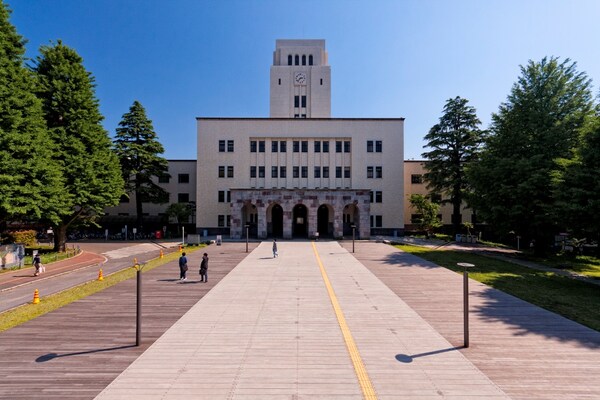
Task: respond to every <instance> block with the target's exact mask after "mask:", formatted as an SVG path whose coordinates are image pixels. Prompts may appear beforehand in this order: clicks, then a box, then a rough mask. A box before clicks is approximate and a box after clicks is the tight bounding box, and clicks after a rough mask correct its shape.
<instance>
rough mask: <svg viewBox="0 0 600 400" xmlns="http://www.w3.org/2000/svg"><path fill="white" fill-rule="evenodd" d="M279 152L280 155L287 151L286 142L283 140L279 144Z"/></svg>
mask: <svg viewBox="0 0 600 400" xmlns="http://www.w3.org/2000/svg"><path fill="white" fill-rule="evenodd" d="M279 151H280V152H282V153H285V152H286V151H287V142H286V141H285V140H282V141H280V142H279Z"/></svg>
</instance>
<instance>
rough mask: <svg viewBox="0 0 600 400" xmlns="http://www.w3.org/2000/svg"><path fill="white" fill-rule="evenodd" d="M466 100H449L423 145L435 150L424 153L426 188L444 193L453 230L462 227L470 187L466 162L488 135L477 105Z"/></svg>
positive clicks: (470, 159)
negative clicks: (448, 204) (450, 214)
mask: <svg viewBox="0 0 600 400" xmlns="http://www.w3.org/2000/svg"><path fill="white" fill-rule="evenodd" d="M467 103H468V100H466V99H463V98H460V97H455V98H453V99H449V100H448V101H446V105H445V106H444V115H442V117H440V120H439V122H438V123H437V124H435V125H434V126H433V127H432V128H431V129H430V130H429V133H428V134H427V135H426V136H425V140H427V141H428V142H427V144H426V145H425V146H424V147H429V148H431V149H432V150H431V151H429V152H426V153H423V154H422V156H423V157H425V159H426V160H427V161H426V163H425V169H426V170H427V173H426V174H425V176H424V178H425V181H426V182H427V188H428V189H430V190H432V191H433V192H435V193H442V194H445V195H446V196H445V197H447V198H448V200H446V202H449V203H451V204H452V210H453V212H452V225H453V227H454V233H457V232H458V231H459V229H460V225H461V222H462V216H461V207H462V204H463V200H464V198H465V192H466V191H467V190H468V187H469V185H468V182H467V177H466V174H465V166H466V165H467V164H468V163H470V162H473V161H476V160H477V158H478V154H479V152H480V151H481V146H482V142H483V140H484V137H485V136H484V134H485V132H484V131H482V130H480V129H479V125H481V121H480V120H479V119H478V118H477V113H476V110H475V108H474V107H472V106H469V105H468V104H467Z"/></svg>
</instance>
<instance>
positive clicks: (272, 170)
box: [271, 167, 278, 178]
mask: <svg viewBox="0 0 600 400" xmlns="http://www.w3.org/2000/svg"><path fill="white" fill-rule="evenodd" d="M277 171H278V170H277V167H271V178H277Z"/></svg>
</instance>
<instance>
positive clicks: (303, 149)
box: [302, 140, 308, 153]
mask: <svg viewBox="0 0 600 400" xmlns="http://www.w3.org/2000/svg"><path fill="white" fill-rule="evenodd" d="M302 152H303V153H308V141H307V140H303V141H302Z"/></svg>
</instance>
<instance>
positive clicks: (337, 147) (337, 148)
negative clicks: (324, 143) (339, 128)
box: [335, 140, 342, 153]
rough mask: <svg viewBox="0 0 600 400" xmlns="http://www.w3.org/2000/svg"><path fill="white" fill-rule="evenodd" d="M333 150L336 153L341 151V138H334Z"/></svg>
mask: <svg viewBox="0 0 600 400" xmlns="http://www.w3.org/2000/svg"><path fill="white" fill-rule="evenodd" d="M335 152H336V153H341V152H342V141H341V140H336V141H335Z"/></svg>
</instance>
